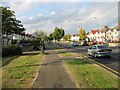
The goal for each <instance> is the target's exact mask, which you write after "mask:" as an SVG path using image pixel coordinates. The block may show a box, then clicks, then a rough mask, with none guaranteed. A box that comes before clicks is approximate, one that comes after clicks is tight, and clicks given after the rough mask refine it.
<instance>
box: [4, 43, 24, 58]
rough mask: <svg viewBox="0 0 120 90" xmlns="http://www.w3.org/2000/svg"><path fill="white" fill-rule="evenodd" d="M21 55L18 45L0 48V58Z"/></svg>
mask: <svg viewBox="0 0 120 90" xmlns="http://www.w3.org/2000/svg"><path fill="white" fill-rule="evenodd" d="M21 53H22V49H21V47H19V46H18V45H6V46H3V47H2V56H10V55H20V54H21Z"/></svg>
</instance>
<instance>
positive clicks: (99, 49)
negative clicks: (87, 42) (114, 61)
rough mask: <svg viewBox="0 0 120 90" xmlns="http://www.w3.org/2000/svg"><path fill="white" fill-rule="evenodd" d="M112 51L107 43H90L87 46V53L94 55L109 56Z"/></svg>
mask: <svg viewBox="0 0 120 90" xmlns="http://www.w3.org/2000/svg"><path fill="white" fill-rule="evenodd" d="M111 53H112V49H110V48H109V47H108V46H107V45H92V46H91V47H90V48H88V52H87V54H88V55H91V56H94V57H104V56H107V57H110V56H111Z"/></svg>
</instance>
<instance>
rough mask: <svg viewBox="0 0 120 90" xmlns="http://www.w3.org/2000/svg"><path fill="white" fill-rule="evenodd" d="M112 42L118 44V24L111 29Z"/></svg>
mask: <svg viewBox="0 0 120 90" xmlns="http://www.w3.org/2000/svg"><path fill="white" fill-rule="evenodd" d="M112 41H113V42H118V41H119V42H120V23H119V24H118V25H117V26H115V27H114V28H113V29H112Z"/></svg>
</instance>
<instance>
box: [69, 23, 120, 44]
mask: <svg viewBox="0 0 120 90" xmlns="http://www.w3.org/2000/svg"><path fill="white" fill-rule="evenodd" d="M70 40H71V41H79V40H80V35H79V34H74V35H72V36H71V39H70ZM86 40H87V41H88V40H89V41H94V42H104V43H105V42H120V23H119V24H118V25H117V26H116V27H114V28H112V29H111V28H109V27H108V26H104V27H103V29H101V30H97V29H93V30H90V31H89V32H88V33H87V34H86Z"/></svg>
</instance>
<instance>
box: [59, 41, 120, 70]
mask: <svg viewBox="0 0 120 90" xmlns="http://www.w3.org/2000/svg"><path fill="white" fill-rule="evenodd" d="M60 45H62V46H63V47H65V48H69V49H72V50H73V51H75V52H77V53H82V54H83V55H85V56H87V57H89V58H91V59H93V60H95V61H97V62H99V63H101V64H103V65H105V66H107V67H109V68H111V69H113V70H115V71H117V72H120V71H119V70H120V68H119V62H120V60H119V58H120V53H119V50H120V48H111V49H112V56H111V58H105V57H101V58H94V57H92V56H88V55H87V49H88V47H89V46H79V47H73V46H72V45H70V44H63V43H61V44H60Z"/></svg>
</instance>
